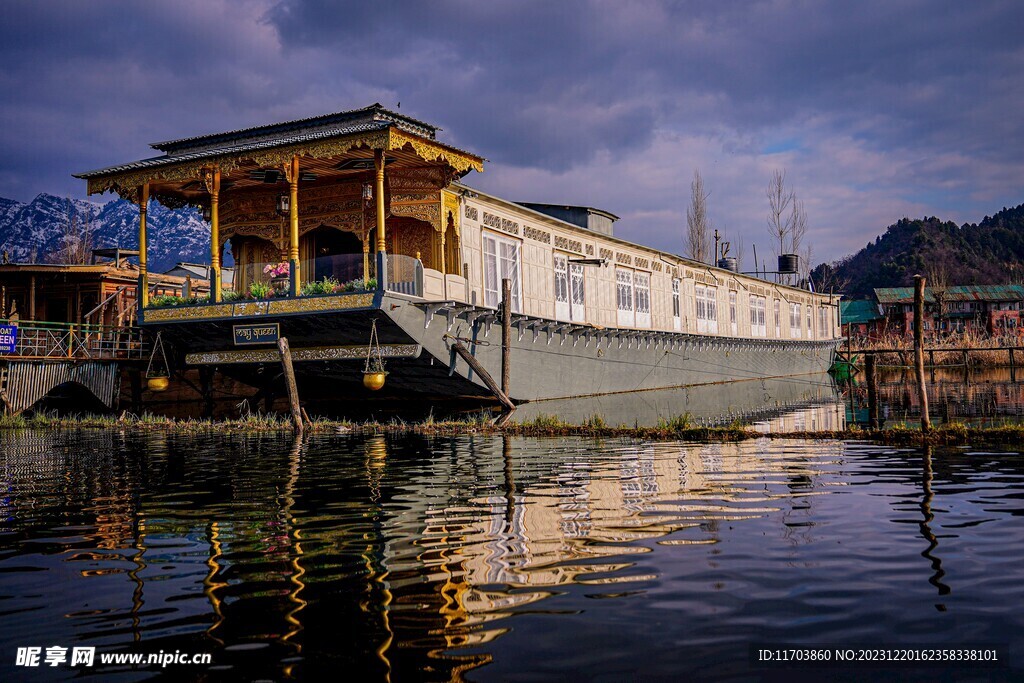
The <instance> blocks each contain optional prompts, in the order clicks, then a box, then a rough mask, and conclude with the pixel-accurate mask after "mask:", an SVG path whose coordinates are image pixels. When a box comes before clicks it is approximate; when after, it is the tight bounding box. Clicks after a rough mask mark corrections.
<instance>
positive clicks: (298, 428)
mask: <svg viewBox="0 0 1024 683" xmlns="http://www.w3.org/2000/svg"><path fill="white" fill-rule="evenodd" d="M277 350H278V352H279V353H280V354H281V367H282V368H283V369H284V383H285V387H286V388H287V389H288V407H289V408H291V412H292V425H293V426H294V428H295V433H296V434H302V408H301V406H299V389H298V386H297V385H296V384H295V368H294V367H292V351H291V349H290V348H289V347H288V340H287V339H286V338H285V337H281V338H280V339H278V340H277Z"/></svg>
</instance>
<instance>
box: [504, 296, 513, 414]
mask: <svg viewBox="0 0 1024 683" xmlns="http://www.w3.org/2000/svg"><path fill="white" fill-rule="evenodd" d="M511 355H512V280H510V279H508V278H504V279H502V281H501V393H503V394H505V395H506V396H508V382H509V376H510V374H511V370H512V367H511V366H512V363H511Z"/></svg>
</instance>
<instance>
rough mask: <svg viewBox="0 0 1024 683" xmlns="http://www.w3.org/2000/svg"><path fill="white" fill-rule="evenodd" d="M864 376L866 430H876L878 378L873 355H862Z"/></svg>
mask: <svg viewBox="0 0 1024 683" xmlns="http://www.w3.org/2000/svg"><path fill="white" fill-rule="evenodd" d="M864 374H866V375H867V381H868V429H878V384H877V382H878V376H877V375H876V374H875V354H873V353H866V354H864Z"/></svg>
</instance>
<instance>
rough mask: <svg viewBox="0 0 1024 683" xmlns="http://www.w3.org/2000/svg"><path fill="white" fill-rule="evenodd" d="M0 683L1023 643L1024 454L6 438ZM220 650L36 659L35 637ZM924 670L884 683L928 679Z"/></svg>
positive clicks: (661, 675)
mask: <svg viewBox="0 0 1024 683" xmlns="http://www.w3.org/2000/svg"><path fill="white" fill-rule="evenodd" d="M0 452H2V456H0V464H2V477H3V490H4V494H3V497H2V498H0V515H2V520H3V521H2V525H0V577H2V578H0V676H2V677H3V679H5V680H16V679H29V680H40V679H48V678H70V677H71V676H76V675H77V676H84V677H86V678H90V679H94V680H96V679H98V680H115V681H116V680H137V679H140V678H145V677H148V676H155V675H161V674H162V675H166V676H172V677H173V678H174V679H186V680H188V679H201V678H204V677H206V680H209V679H213V680H253V679H267V680H286V679H289V678H298V679H305V680H320V679H328V678H329V679H332V680H333V679H337V678H339V677H345V678H347V679H352V680H369V681H373V680H387V679H390V680H393V681H403V680H425V681H449V680H471V681H510V680H511V681H536V680H566V679H570V680H600V681H618V680H631V679H635V678H638V677H642V678H643V679H645V680H670V679H671V680H681V679H683V675H686V677H687V678H689V679H692V680H762V679H765V680H787V681H792V680H805V678H804V677H801V676H802V675H803V676H806V680H836V679H839V678H842V677H843V676H845V677H846V679H847V680H863V679H864V678H866V677H868V676H870V677H871V678H872V679H878V678H884V677H885V672H884V671H878V670H871V671H868V672H865V670H853V669H846V670H840V671H838V672H835V671H833V672H827V675H823V674H822V672H817V671H813V670H804V671H801V670H792V669H790V670H785V671H782V672H777V671H776V672H774V673H773V672H772V671H771V670H766V669H754V668H751V664H750V661H749V648H750V646H751V644H754V643H763V642H773V643H804V644H819V643H842V644H851V645H854V644H857V643H876V644H890V645H895V644H901V643H902V644H924V645H931V646H936V645H957V644H961V643H964V642H965V641H970V642H992V643H1003V644H1009V645H1011V646H1012V648H1013V649H1011V651H1010V653H1009V655H1007V656H1008V657H1009V659H1010V661H1009V662H1007V664H1008V665H1009V668H1005V669H1001V670H994V671H982V670H977V669H961V670H959V671H960V672H961V673H962V674H971V675H972V676H973V680H1014V679H1019V678H1020V676H1021V674H1022V673H1024V649H1021V647H1020V646H1021V644H1022V643H1021V635H1020V634H1022V633H1024V611H1022V610H1021V609H1020V607H1021V605H1022V604H1024V602H1022V597H1024V580H1022V579H1024V542H1022V541H1024V526H1022V525H1021V524H1020V517H1021V515H1024V503H1022V501H1024V460H1022V459H1021V456H1020V454H1018V453H996V452H978V451H972V450H970V449H937V450H934V451H928V452H924V451H922V450H914V449H891V448H884V447H879V446H873V445H866V444H863V443H856V442H849V443H843V442H838V441H823V442H810V441H798V440H769V439H759V440H753V441H747V442H744V443H740V444H711V445H697V444H686V443H644V442H636V441H631V440H604V441H600V440H589V439H564V438H561V439H527V438H506V437H501V436H489V435H488V436H484V435H467V436H461V437H456V438H424V437H414V436H411V437H402V438H384V437H362V436H352V435H347V434H337V435H331V436H320V437H316V438H313V439H310V440H308V441H307V442H306V443H305V444H301V445H296V444H294V443H293V442H292V440H291V439H290V438H287V437H269V436H244V435H228V436H215V437H196V436H184V435H182V436H174V435H166V434H160V433H154V434H150V435H144V436H133V435H122V434H118V433H114V432H82V433H73V432H65V433H56V432H29V431H22V432H6V433H0ZM50 645H62V646H64V647H69V648H71V647H75V646H93V647H96V648H98V650H99V651H100V652H157V651H160V650H163V651H165V652H174V651H176V650H180V651H182V652H188V653H209V654H210V655H211V656H212V661H213V667H212V668H209V667H205V666H199V667H195V666H185V665H179V666H171V667H169V668H167V669H165V670H161V669H159V668H158V667H149V668H139V669H137V670H134V671H133V670H132V669H131V668H130V667H127V666H123V665H122V666H113V665H108V666H105V667H104V666H100V665H99V664H97V665H96V666H94V667H92V668H89V667H78V668H71V667H69V666H67V665H61V666H58V667H55V668H49V667H47V668H45V670H43V669H34V670H29V669H26V668H17V667H15V666H14V660H15V651H16V648H17V647H18V646H43V647H46V646H50ZM935 677H936V670H934V669H932V670H925V669H916V670H911V671H909V672H904V673H902V674H895V673H893V674H891V676H890V680H934V679H935Z"/></svg>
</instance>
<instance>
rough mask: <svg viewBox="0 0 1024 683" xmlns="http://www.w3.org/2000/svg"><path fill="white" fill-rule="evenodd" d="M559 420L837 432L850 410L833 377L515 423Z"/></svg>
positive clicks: (535, 413) (616, 399) (557, 407)
mask: <svg viewBox="0 0 1024 683" xmlns="http://www.w3.org/2000/svg"><path fill="white" fill-rule="evenodd" d="M542 415H556V416H558V418H559V419H560V420H562V421H564V422H568V423H570V424H582V423H583V422H585V421H587V420H591V419H593V418H594V417H595V416H596V417H600V418H601V420H603V421H604V422H605V423H606V424H609V425H612V426H619V425H626V426H629V427H632V426H642V427H653V426H655V425H657V424H658V423H659V421H666V422H667V421H669V420H672V419H674V418H678V417H680V416H685V417H687V418H688V419H689V420H690V421H691V422H692V423H693V424H694V425H700V426H724V425H732V424H741V425H752V426H753V427H754V428H755V429H759V430H761V431H764V432H774V433H779V432H797V431H832V430H841V429H843V428H844V427H845V421H844V420H845V415H846V409H845V407H844V405H843V402H842V396H841V394H840V392H839V389H838V388H837V387H836V384H835V382H834V381H833V380H832V377H831V376H830V375H829V374H828V373H821V374H814V375H801V376H797V377H781V378H773V379H758V380H752V381H747V382H726V383H722V384H705V385H698V386H691V387H682V388H678V389H658V390H653V391H634V392H628V393H622V394H607V395H605V396H589V397H584V398H573V399H557V400H549V401H534V402H532V403H526V404H524V405H521V406H519V408H518V409H517V410H516V414H515V419H516V420H517V421H519V422H528V421H530V420H534V419H536V418H537V417H540V416H542Z"/></svg>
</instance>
